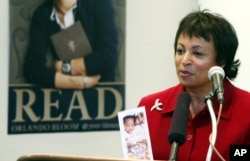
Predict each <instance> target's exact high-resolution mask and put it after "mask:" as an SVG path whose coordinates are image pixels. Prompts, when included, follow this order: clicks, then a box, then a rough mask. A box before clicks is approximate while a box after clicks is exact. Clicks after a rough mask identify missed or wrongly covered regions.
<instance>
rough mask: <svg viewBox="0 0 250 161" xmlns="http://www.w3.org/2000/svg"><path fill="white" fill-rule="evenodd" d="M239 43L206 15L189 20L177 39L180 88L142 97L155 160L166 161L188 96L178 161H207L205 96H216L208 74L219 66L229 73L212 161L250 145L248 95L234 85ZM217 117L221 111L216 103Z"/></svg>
mask: <svg viewBox="0 0 250 161" xmlns="http://www.w3.org/2000/svg"><path fill="white" fill-rule="evenodd" d="M237 47H238V39H237V35H236V32H235V30H234V28H233V26H232V25H231V24H230V23H229V22H228V21H227V20H226V19H224V18H223V17H222V16H220V15H218V14H213V13H210V12H208V11H207V10H203V11H197V12H192V13H190V14H188V15H187V16H185V17H184V18H183V19H182V21H181V22H180V24H179V28H178V30H177V33H176V37H175V43H174V49H175V66H176V74H177V76H178V79H179V84H177V85H176V86H173V87H171V88H169V89H166V90H163V91H160V92H157V93H153V94H150V95H148V96H145V97H143V98H142V99H141V100H140V102H139V107H141V106H145V108H146V113H147V119H148V126H149V131H150V138H151V142H152V143H151V144H152V150H153V155H154V159H159V160H168V159H169V155H170V150H171V144H170V143H169V142H168V139H167V136H168V131H169V128H170V123H171V120H172V116H173V112H174V109H175V105H176V101H177V97H178V95H179V94H180V93H181V92H183V91H186V92H188V93H189V95H190V96H191V101H190V105H189V116H188V127H187V135H186V140H185V143H184V144H183V145H181V146H180V147H179V152H178V156H177V158H178V159H177V160H178V161H186V160H189V161H199V160H200V161H204V160H206V157H207V151H208V148H209V136H210V134H211V132H212V126H211V118H210V114H209V111H208V107H207V105H206V104H205V101H204V96H205V95H207V94H209V93H210V92H211V91H212V82H211V80H209V78H208V71H209V69H210V68H211V67H213V66H220V67H221V68H223V69H224V71H225V78H224V80H223V84H224V103H223V106H222V112H221V116H220V119H219V123H218V127H217V128H218V133H217V140H216V143H215V148H216V149H217V150H218V152H219V154H221V155H222V157H219V155H218V154H216V153H215V152H213V154H212V160H213V161H216V160H223V158H224V159H226V160H229V158H230V153H229V152H230V151H229V150H230V145H233V144H240V145H242V144H250V117H249V113H250V93H249V92H247V91H244V90H242V89H239V88H237V87H235V86H234V85H233V84H232V83H231V82H230V80H233V79H234V78H236V76H237V72H238V67H239V64H240V61H239V60H234V57H235V54H236V50H237ZM212 101H213V102H212V103H213V108H214V111H215V114H216V115H217V116H218V113H219V106H220V104H219V103H218V100H217V98H216V97H214V98H213V100H212Z"/></svg>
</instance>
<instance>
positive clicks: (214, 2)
mask: <svg viewBox="0 0 250 161" xmlns="http://www.w3.org/2000/svg"><path fill="white" fill-rule="evenodd" d="M197 1H198V0H197ZM199 3H200V4H202V5H201V7H202V8H210V9H211V10H212V11H217V12H219V13H221V14H223V15H225V16H226V17H227V18H228V19H229V20H230V21H232V24H233V25H234V26H235V28H236V30H237V32H238V36H239V40H240V47H239V51H238V57H239V58H240V59H241V61H242V66H241V68H240V73H239V77H238V78H237V79H236V81H235V83H236V84H237V85H238V86H240V87H242V88H245V89H247V90H249V91H250V86H249V85H248V84H249V81H250V75H249V74H248V73H249V72H248V71H249V70H248V71H247V66H248V62H250V54H248V52H249V50H248V46H249V44H248V42H249V41H248V37H249V35H250V31H249V28H250V19H249V17H250V12H249V11H248V10H249V7H250V2H248V1H247V0H241V1H240V3H239V1H238V2H237V1H236V0H210V1H207V0H200V1H199ZM196 6H197V5H196V1H195V0H185V1H183V0H174V1H172V0H127V16H126V17H127V20H126V21H127V22H126V24H127V26H126V108H135V107H136V106H137V103H138V101H139V99H140V98H141V97H142V96H144V95H146V94H148V93H151V92H154V91H157V90H161V89H163V88H167V87H169V86H172V85H173V84H176V83H177V82H178V81H177V78H176V76H175V68H174V64H173V55H174V53H173V41H174V36H175V31H176V29H177V26H178V22H179V21H180V19H181V18H182V17H183V16H184V15H185V14H186V13H188V12H190V11H192V10H193V9H196V8H197V7H196ZM0 12H1V15H2V16H1V17H2V18H1V21H2V22H1V23H2V25H1V28H0V35H1V39H0V49H1V54H0V67H1V69H2V70H1V71H2V72H1V79H0V91H1V92H0V102H1V107H0V129H1V130H0V160H3V161H14V160H16V158H17V157H19V156H21V155H23V154H27V153H60V154H75V155H91V156H107V157H122V149H121V142H120V134H119V132H93V133H92V132H87V133H84V132H80V133H55V134H28V135H7V115H8V104H7V103H8V102H7V99H8V79H7V78H8V62H9V60H8V56H9V55H8V53H9V52H8V48H9V39H8V16H7V15H8V1H7V0H4V1H3V0H2V1H1V5H0ZM3 15H6V16H3ZM247 83H248V84H247Z"/></svg>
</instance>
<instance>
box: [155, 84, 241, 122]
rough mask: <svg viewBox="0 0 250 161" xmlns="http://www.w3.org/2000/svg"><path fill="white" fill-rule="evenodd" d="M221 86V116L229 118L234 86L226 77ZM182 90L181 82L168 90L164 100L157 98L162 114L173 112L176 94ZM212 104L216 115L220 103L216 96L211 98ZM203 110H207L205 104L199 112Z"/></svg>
mask: <svg viewBox="0 0 250 161" xmlns="http://www.w3.org/2000/svg"><path fill="white" fill-rule="evenodd" d="M223 86H224V103H223V106H222V112H221V118H223V119H230V117H231V113H232V108H230V106H231V102H232V100H233V94H234V90H235V89H236V88H235V87H234V86H233V85H232V83H231V82H230V81H229V80H228V79H224V82H223ZM183 91H185V88H184V87H183V86H182V85H181V84H178V85H177V86H175V87H173V88H171V89H170V90H169V94H168V95H167V96H166V97H165V98H164V101H163V100H159V101H160V102H161V103H162V110H161V113H162V114H170V113H173V112H174V109H175V106H176V101H177V99H178V96H179V94H180V93H181V92H183ZM212 105H213V109H214V112H215V114H216V115H218V113H219V106H220V105H219V103H218V101H217V98H216V97H214V98H213V100H212ZM204 111H208V108H207V105H206V106H205V107H204V109H203V110H201V111H200V113H199V114H201V113H203V112H204ZM199 114H197V116H199Z"/></svg>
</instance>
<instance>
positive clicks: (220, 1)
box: [199, 0, 250, 91]
mask: <svg viewBox="0 0 250 161" xmlns="http://www.w3.org/2000/svg"><path fill="white" fill-rule="evenodd" d="M199 4H201V8H208V9H210V10H211V11H213V12H217V13H219V14H221V15H223V16H224V17H225V18H227V19H228V20H229V21H230V22H231V23H232V25H233V26H234V27H235V30H236V32H237V34H238V38H239V48H238V51H237V55H236V57H237V58H239V59H240V60H241V66H240V68H239V75H238V76H237V78H236V79H235V81H234V84H236V85H237V86H238V87H240V88H243V89H246V90H247V91H250V85H249V82H250V74H249V73H250V72H249V71H250V70H249V67H250V66H249V64H250V50H249V45H250V44H249V36H250V30H249V29H250V19H249V17H250V12H249V8H250V1H249V0H241V1H237V0H209V1H208V0H199Z"/></svg>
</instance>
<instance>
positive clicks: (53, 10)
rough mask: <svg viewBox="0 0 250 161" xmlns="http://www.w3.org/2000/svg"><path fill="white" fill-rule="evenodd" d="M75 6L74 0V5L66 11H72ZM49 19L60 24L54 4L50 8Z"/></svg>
mask: <svg viewBox="0 0 250 161" xmlns="http://www.w3.org/2000/svg"><path fill="white" fill-rule="evenodd" d="M76 7H77V0H75V5H74V6H73V7H72V8H71V9H70V10H69V11H67V13H68V12H73V10H74V9H76ZM50 20H51V21H56V22H57V23H58V24H59V25H61V22H60V20H59V17H58V15H57V10H56V7H55V5H53V8H52V11H51V14H50Z"/></svg>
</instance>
